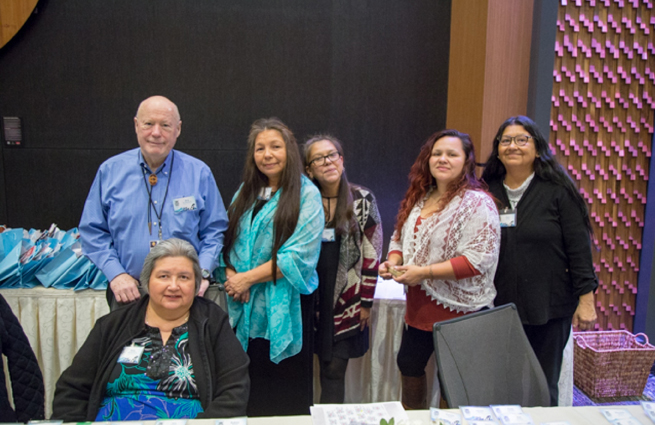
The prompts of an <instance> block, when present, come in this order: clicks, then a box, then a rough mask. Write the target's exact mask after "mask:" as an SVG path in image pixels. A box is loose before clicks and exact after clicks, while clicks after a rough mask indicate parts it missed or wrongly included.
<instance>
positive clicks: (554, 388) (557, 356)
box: [523, 317, 572, 406]
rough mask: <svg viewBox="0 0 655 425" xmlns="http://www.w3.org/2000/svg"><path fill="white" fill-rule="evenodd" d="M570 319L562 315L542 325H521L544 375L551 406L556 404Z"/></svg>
mask: <svg viewBox="0 0 655 425" xmlns="http://www.w3.org/2000/svg"><path fill="white" fill-rule="evenodd" d="M571 320H572V318H571V317H564V318H560V319H552V320H549V321H548V322H547V323H546V324H544V325H523V329H524V330H525V334H526V335H527V336H528V340H529V341H530V345H532V349H533V350H534V353H535V354H536V355H537V359H538V360H539V364H541V368H542V369H543V370H544V374H545V375H546V381H547V382H548V390H549V391H550V405H551V406H557V404H558V399H559V388H558V383H559V375H560V372H561V371H562V358H563V357H564V347H565V346H566V342H567V341H568V339H569V335H570V334H571Z"/></svg>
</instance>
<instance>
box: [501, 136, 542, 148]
mask: <svg viewBox="0 0 655 425" xmlns="http://www.w3.org/2000/svg"><path fill="white" fill-rule="evenodd" d="M530 139H534V137H532V136H514V137H511V136H503V137H501V138H500V139H498V142H499V143H500V144H501V145H503V146H509V145H511V144H512V141H513V142H514V143H515V144H516V146H525V145H527V144H528V140H530Z"/></svg>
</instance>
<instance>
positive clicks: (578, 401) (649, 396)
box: [573, 370, 655, 406]
mask: <svg viewBox="0 0 655 425" xmlns="http://www.w3.org/2000/svg"><path fill="white" fill-rule="evenodd" d="M641 400H643V401H655V374H654V373H653V370H651V374H650V376H649V377H648V382H647V383H646V388H644V393H643V394H642V396H641V397H616V398H598V399H592V398H589V397H588V396H587V395H586V394H585V393H583V392H582V391H580V390H579V389H578V388H577V387H575V386H574V387H573V405H574V406H602V405H609V404H639V402H640V401H641Z"/></svg>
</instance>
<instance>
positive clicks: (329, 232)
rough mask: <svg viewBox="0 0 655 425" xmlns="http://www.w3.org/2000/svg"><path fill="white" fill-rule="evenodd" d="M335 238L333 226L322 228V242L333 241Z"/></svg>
mask: <svg viewBox="0 0 655 425" xmlns="http://www.w3.org/2000/svg"><path fill="white" fill-rule="evenodd" d="M335 240H336V234H335V233H334V228H332V229H323V242H334V241H335Z"/></svg>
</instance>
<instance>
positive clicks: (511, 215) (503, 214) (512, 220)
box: [500, 208, 516, 227]
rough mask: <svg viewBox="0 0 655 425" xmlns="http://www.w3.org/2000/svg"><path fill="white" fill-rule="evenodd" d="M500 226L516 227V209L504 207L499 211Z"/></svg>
mask: <svg viewBox="0 0 655 425" xmlns="http://www.w3.org/2000/svg"><path fill="white" fill-rule="evenodd" d="M500 227H516V210H515V209H509V208H505V209H504V210H502V211H500Z"/></svg>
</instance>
